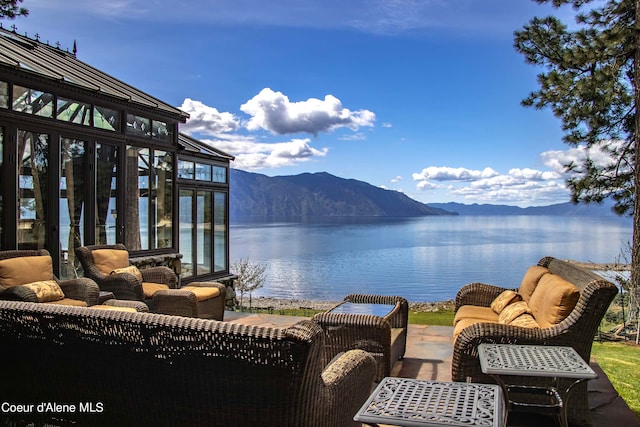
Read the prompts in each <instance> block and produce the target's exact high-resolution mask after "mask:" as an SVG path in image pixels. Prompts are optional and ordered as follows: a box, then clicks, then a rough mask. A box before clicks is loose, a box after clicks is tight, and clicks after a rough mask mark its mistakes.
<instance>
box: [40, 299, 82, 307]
mask: <svg viewBox="0 0 640 427" xmlns="http://www.w3.org/2000/svg"><path fill="white" fill-rule="evenodd" d="M47 304H60V305H72V306H74V307H86V306H87V302H86V301H80V300H77V299H71V298H62V299H59V300H57V301H49V302H48V303H47Z"/></svg>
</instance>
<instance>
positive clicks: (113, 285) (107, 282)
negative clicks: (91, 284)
mask: <svg viewBox="0 0 640 427" xmlns="http://www.w3.org/2000/svg"><path fill="white" fill-rule="evenodd" d="M99 286H100V290H102V291H110V292H113V295H115V297H116V298H117V299H128V300H143V298H144V296H143V293H142V282H140V281H139V280H138V279H137V278H136V276H134V275H133V274H129V273H114V274H109V275H105V276H104V278H103V279H101V280H100V282H99Z"/></svg>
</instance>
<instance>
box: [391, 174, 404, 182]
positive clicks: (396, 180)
mask: <svg viewBox="0 0 640 427" xmlns="http://www.w3.org/2000/svg"><path fill="white" fill-rule="evenodd" d="M402 180H403V178H402V177H401V176H400V175H398V176H396V177H395V178H393V179H391V182H393V183H396V182H400V181H402Z"/></svg>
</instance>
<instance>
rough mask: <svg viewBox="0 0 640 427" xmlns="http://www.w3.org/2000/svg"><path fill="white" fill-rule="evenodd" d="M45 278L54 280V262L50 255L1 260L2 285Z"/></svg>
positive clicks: (22, 283)
mask: <svg viewBox="0 0 640 427" xmlns="http://www.w3.org/2000/svg"><path fill="white" fill-rule="evenodd" d="M43 280H53V262H52V261H51V256H49V255H38V256H25V257H16V258H7V259H3V260H0V285H2V286H4V287H6V288H10V287H12V286H20V285H24V284H25V283H33V282H41V281H43Z"/></svg>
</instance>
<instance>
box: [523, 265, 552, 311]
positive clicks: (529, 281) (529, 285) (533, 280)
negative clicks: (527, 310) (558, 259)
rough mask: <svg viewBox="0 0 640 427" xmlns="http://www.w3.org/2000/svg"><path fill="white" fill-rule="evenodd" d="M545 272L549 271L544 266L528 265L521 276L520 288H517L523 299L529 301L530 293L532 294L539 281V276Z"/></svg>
mask: <svg viewBox="0 0 640 427" xmlns="http://www.w3.org/2000/svg"><path fill="white" fill-rule="evenodd" d="M547 273H549V269H548V268H546V267H540V266H539V265H534V266H531V267H529V269H528V270H527V272H526V273H525V274H524V277H523V278H522V283H520V288H518V294H520V296H521V297H522V300H523V301H526V302H529V299H530V298H531V294H533V291H534V290H535V289H536V286H537V285H538V282H540V278H541V277H542V276H544V275H545V274H547Z"/></svg>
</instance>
